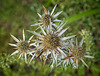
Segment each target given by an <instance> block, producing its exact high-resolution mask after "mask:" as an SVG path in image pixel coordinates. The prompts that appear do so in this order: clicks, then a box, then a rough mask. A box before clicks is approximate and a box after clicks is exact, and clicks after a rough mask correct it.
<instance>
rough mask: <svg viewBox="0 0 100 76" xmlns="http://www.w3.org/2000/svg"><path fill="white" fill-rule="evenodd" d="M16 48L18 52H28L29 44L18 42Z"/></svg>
mask: <svg viewBox="0 0 100 76" xmlns="http://www.w3.org/2000/svg"><path fill="white" fill-rule="evenodd" d="M17 48H18V50H19V51H20V52H26V51H27V50H29V43H28V42H27V41H20V42H18V43H17Z"/></svg>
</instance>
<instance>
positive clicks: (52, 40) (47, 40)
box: [29, 22, 75, 63]
mask: <svg viewBox="0 0 100 76" xmlns="http://www.w3.org/2000/svg"><path fill="white" fill-rule="evenodd" d="M51 25H52V22H51V24H50V25H49V26H48V28H47V30H46V31H45V30H44V29H43V28H42V27H41V26H40V25H39V27H40V28H41V30H42V33H43V35H42V34H39V33H37V32H35V31H29V32H31V33H33V34H34V35H37V36H38V37H37V38H38V39H39V40H37V42H38V43H40V46H38V47H37V49H41V50H42V51H41V53H40V55H39V56H38V57H40V56H41V55H42V54H43V53H44V52H46V51H47V52H49V51H50V53H51V57H52V58H53V63H57V54H58V53H59V52H60V53H62V54H63V55H64V56H66V54H65V53H64V52H63V50H61V47H62V46H63V45H64V44H63V43H62V42H63V41H65V40H67V39H70V38H72V37H74V36H75V35H73V36H69V37H63V38H60V37H61V35H62V34H63V33H64V32H65V31H66V30H67V29H68V28H69V27H68V28H65V29H63V30H62V28H63V27H64V25H65V24H64V23H61V24H60V25H59V27H58V29H57V31H53V29H52V26H51ZM58 51H59V52H58Z"/></svg>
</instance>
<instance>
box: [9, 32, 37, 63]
mask: <svg viewBox="0 0 100 76" xmlns="http://www.w3.org/2000/svg"><path fill="white" fill-rule="evenodd" d="M11 37H12V38H13V39H14V40H15V41H16V42H17V43H16V44H12V43H9V45H11V46H14V47H15V49H17V50H16V51H15V52H13V53H12V54H11V55H10V56H12V55H14V54H17V53H20V55H19V58H20V57H21V56H22V55H24V56H25V62H27V54H30V55H31V54H32V53H31V52H29V50H30V46H36V45H35V44H34V43H30V40H31V39H32V38H33V36H31V37H30V38H29V40H28V41H25V34H24V30H23V40H18V39H17V38H16V37H15V36H13V35H11Z"/></svg>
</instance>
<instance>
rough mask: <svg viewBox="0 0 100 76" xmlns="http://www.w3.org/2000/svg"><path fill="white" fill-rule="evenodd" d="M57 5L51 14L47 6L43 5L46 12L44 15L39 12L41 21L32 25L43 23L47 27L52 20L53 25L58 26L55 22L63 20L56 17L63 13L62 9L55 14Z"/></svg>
mask: <svg viewBox="0 0 100 76" xmlns="http://www.w3.org/2000/svg"><path fill="white" fill-rule="evenodd" d="M56 6H57V5H55V7H54V8H53V10H52V12H51V14H50V13H49V11H48V12H47V10H46V8H45V7H44V6H43V9H44V12H45V13H44V14H43V15H40V14H39V13H37V14H38V15H39V17H40V23H36V24H33V25H31V26H37V25H40V24H42V25H43V26H44V27H47V26H48V25H49V24H50V20H51V22H52V23H53V24H52V25H53V26H56V24H54V22H61V20H58V19H55V18H56V17H57V16H58V15H59V14H61V13H62V11H60V12H58V13H56V14H55V15H54V14H53V13H54V11H55V8H56Z"/></svg>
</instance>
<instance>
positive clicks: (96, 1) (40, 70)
mask: <svg viewBox="0 0 100 76" xmlns="http://www.w3.org/2000/svg"><path fill="white" fill-rule="evenodd" d="M55 4H57V8H56V10H55V12H57V11H61V10H62V11H63V13H62V14H61V15H60V16H59V17H58V18H59V19H61V20H65V19H66V18H68V19H69V18H70V17H73V16H75V15H78V14H80V13H82V12H86V11H89V10H94V9H98V8H100V0H20V1H19V0H0V75H1V76H4V75H6V76H9V75H12V76H19V75H21V76H29V75H35V76H38V75H41V76H44V75H46V76H47V75H48V76H66V75H67V76H72V75H73V76H78V75H79V76H84V75H87V76H100V69H99V68H100V13H96V14H93V15H90V16H86V17H82V18H81V19H79V20H77V21H74V22H72V23H70V24H67V25H66V26H65V27H67V26H70V29H69V30H68V31H67V32H66V33H68V32H70V33H72V34H76V35H78V36H80V34H79V32H81V30H82V29H85V30H87V31H89V32H90V33H91V37H90V38H92V43H93V45H91V46H92V47H91V51H92V54H93V55H94V56H95V58H94V59H93V60H89V59H87V60H89V62H86V63H87V64H88V65H89V67H90V68H89V69H87V68H85V67H83V66H81V63H80V65H79V66H80V67H79V70H74V69H73V68H72V67H71V66H68V67H67V70H66V71H64V69H63V68H61V67H62V66H59V67H57V68H54V69H53V70H52V71H51V70H50V68H49V65H45V66H42V63H41V62H37V63H36V64H35V65H32V64H30V65H28V64H25V63H24V62H22V64H20V63H19V62H20V61H21V60H18V59H17V57H18V56H17V55H16V56H12V57H9V54H11V53H12V52H13V51H14V50H13V49H12V48H11V47H10V46H8V43H9V42H13V40H12V38H11V37H10V33H11V34H13V35H14V36H16V37H17V38H20V37H22V29H25V30H35V28H36V27H31V26H30V25H31V24H34V23H36V22H38V19H39V17H38V15H37V12H39V13H40V14H43V12H44V11H43V8H42V5H44V6H45V7H46V8H47V10H50V11H51V10H52V8H53V7H54V5H55ZM25 34H26V37H27V39H28V38H29V37H30V36H31V34H30V33H27V32H25ZM87 36H88V35H87Z"/></svg>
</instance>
